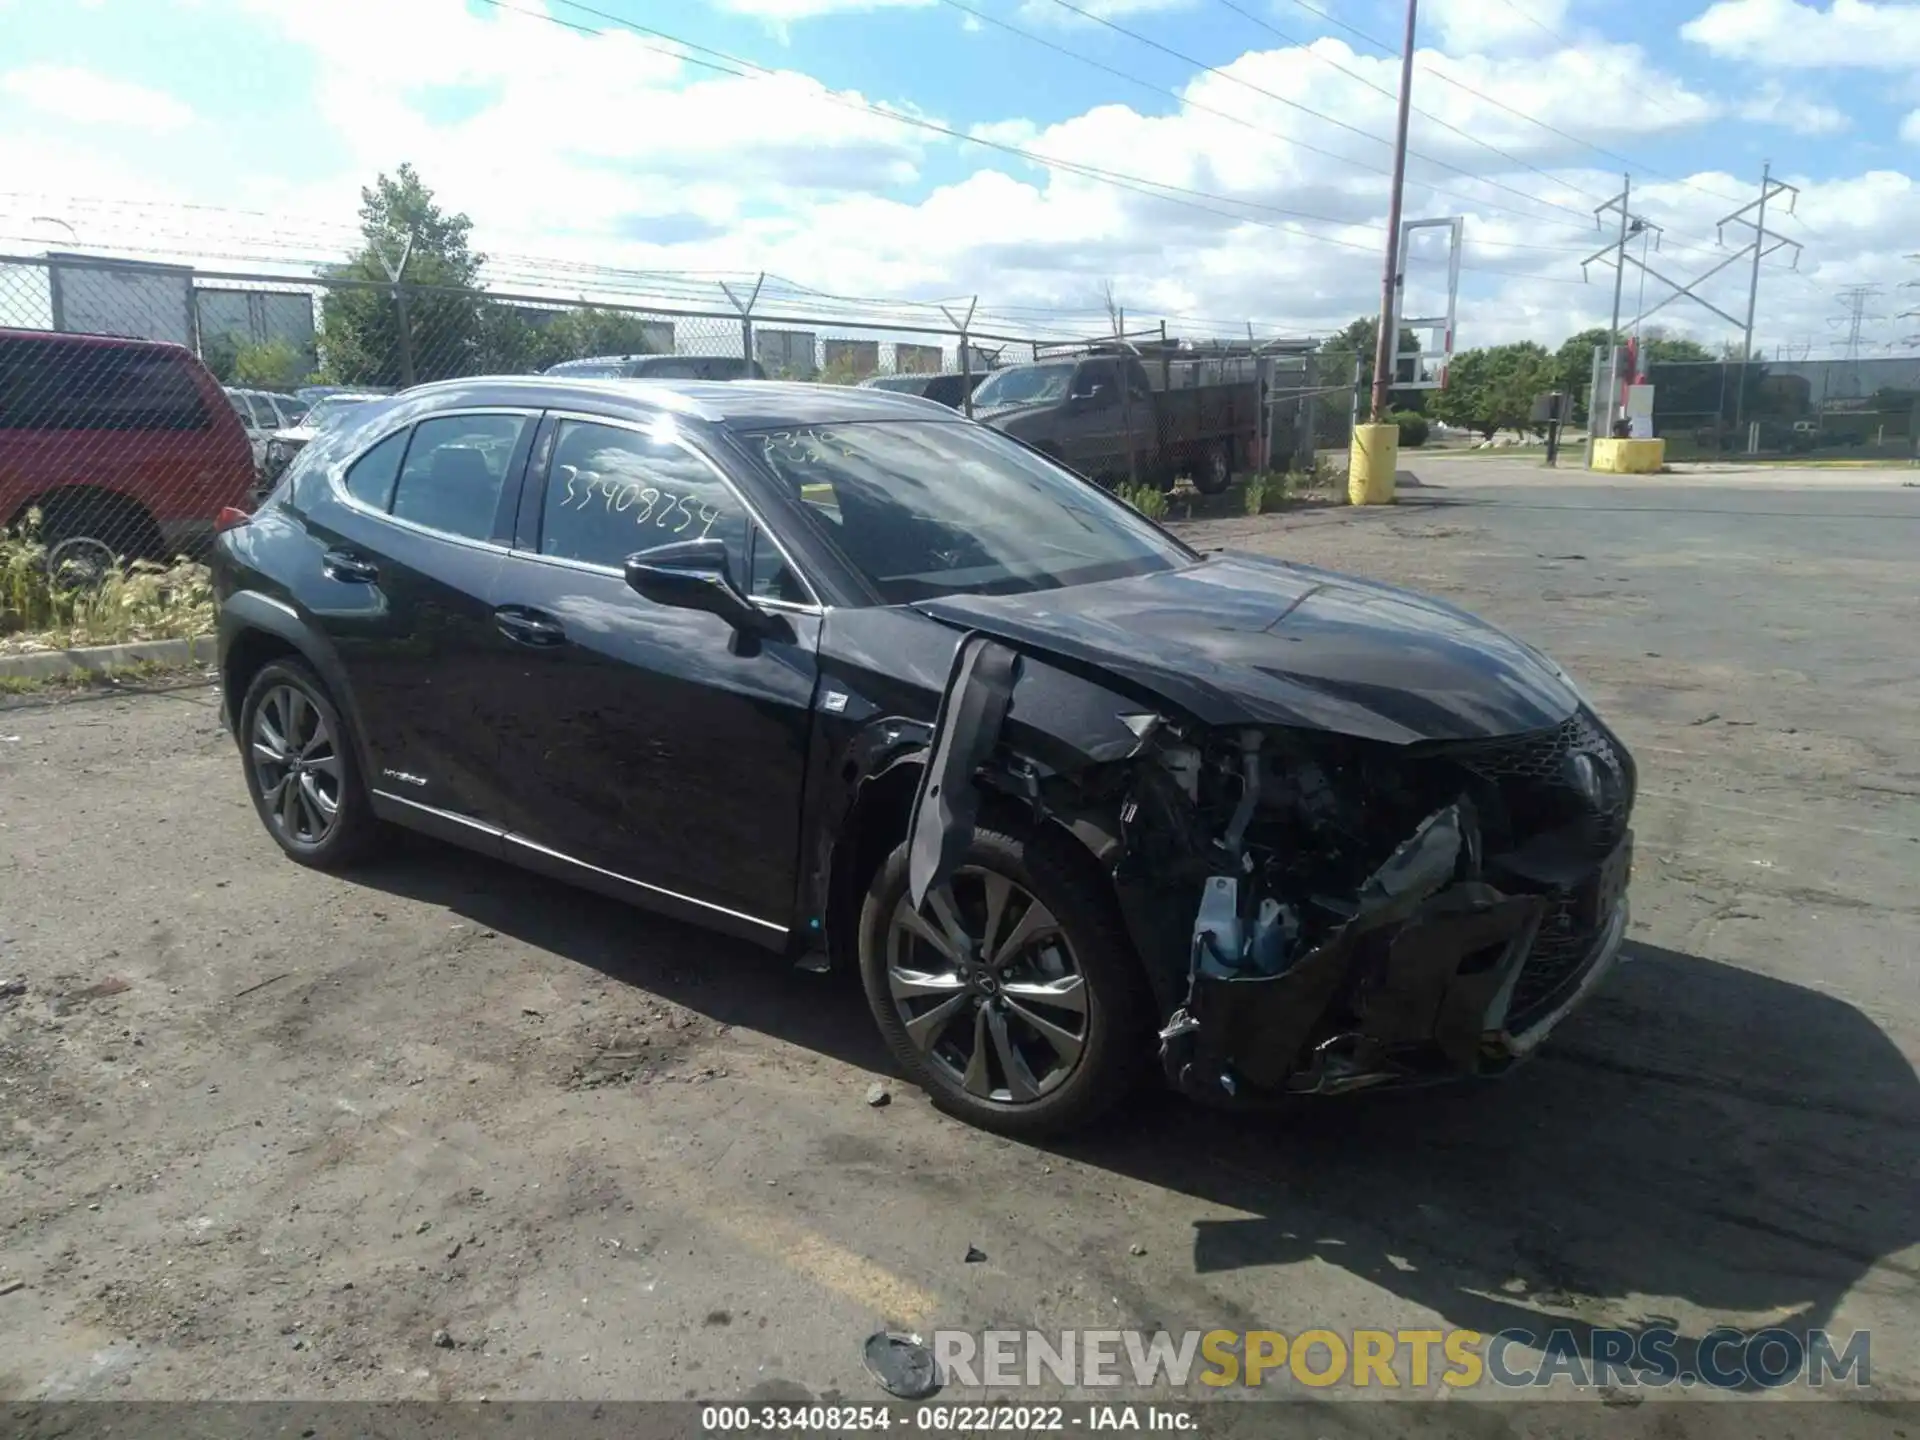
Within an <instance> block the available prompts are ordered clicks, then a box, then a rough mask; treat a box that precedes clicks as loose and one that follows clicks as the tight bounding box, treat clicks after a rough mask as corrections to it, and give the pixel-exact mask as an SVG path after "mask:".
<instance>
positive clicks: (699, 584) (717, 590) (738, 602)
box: [626, 540, 767, 634]
mask: <svg viewBox="0 0 1920 1440" xmlns="http://www.w3.org/2000/svg"><path fill="white" fill-rule="evenodd" d="M626 571H627V584H628V585H629V586H630V587H632V589H633V590H634V591H635V593H637V594H639V595H643V596H645V597H646V598H647V599H649V600H651V601H653V602H654V603H655V604H656V605H672V606H674V607H675V608H676V609H680V610H704V611H706V612H707V613H708V614H709V615H718V616H719V617H720V618H721V619H722V620H724V621H726V622H727V623H728V624H729V625H731V626H733V628H734V629H736V630H739V631H742V632H744V633H746V634H759V633H760V632H761V631H762V630H764V629H765V628H766V622H767V616H766V615H765V614H764V613H763V612H762V611H760V610H759V609H757V608H756V607H755V606H754V603H753V602H752V601H751V600H749V599H748V598H747V597H746V596H745V595H744V594H742V593H741V591H740V587H739V586H738V585H736V584H734V581H733V571H732V570H731V568H730V567H729V566H728V564H727V547H726V546H725V545H724V544H722V543H721V542H720V541H718V540H680V541H676V542H675V543H673V544H671V545H660V546H657V547H655V548H654V549H652V550H642V551H641V552H640V553H639V554H638V555H629V556H628V557H627V566H626Z"/></svg>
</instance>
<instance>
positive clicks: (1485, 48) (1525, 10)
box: [1421, 0, 1567, 55]
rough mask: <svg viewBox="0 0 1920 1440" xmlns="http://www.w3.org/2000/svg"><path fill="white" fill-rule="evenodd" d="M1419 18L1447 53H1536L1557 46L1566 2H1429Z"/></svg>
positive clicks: (1448, 0)
mask: <svg viewBox="0 0 1920 1440" xmlns="http://www.w3.org/2000/svg"><path fill="white" fill-rule="evenodd" d="M1421 18H1422V20H1423V21H1424V22H1426V23H1427V24H1428V25H1429V26H1431V27H1432V30H1433V31H1434V32H1437V34H1438V36H1439V41H1440V45H1441V47H1442V48H1444V49H1446V50H1451V51H1455V52H1457V53H1464V54H1470V55H1480V54H1492V53H1496V52H1502V51H1508V50H1538V49H1540V48H1542V47H1543V46H1548V45H1554V44H1556V43H1558V42H1557V41H1556V40H1555V39H1554V34H1553V33H1549V32H1554V33H1558V32H1561V31H1563V30H1564V29H1565V27H1566V19H1567V0H1512V4H1511V5H1508V4H1502V3H1501V0H1428V3H1427V5H1426V6H1425V7H1423V10H1422V15H1421Z"/></svg>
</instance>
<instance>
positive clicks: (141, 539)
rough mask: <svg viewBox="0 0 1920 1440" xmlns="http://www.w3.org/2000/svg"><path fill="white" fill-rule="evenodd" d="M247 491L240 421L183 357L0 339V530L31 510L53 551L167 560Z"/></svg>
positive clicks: (137, 344)
mask: <svg viewBox="0 0 1920 1440" xmlns="http://www.w3.org/2000/svg"><path fill="white" fill-rule="evenodd" d="M253 484H254V476H253V452H252V450H251V449H250V448H249V446H248V444H247V432H246V430H245V428H244V427H242V425H241V424H240V417H239V416H238V415H236V414H235V413H234V410H233V406H232V405H230V404H228V403H227V397H226V396H225V394H223V393H222V392H221V389H220V386H219V383H218V382H217V381H216V380H215V379H214V378H213V375H212V373H211V372H210V371H208V369H207V367H206V366H204V365H202V364H201V363H200V361H199V360H198V359H196V358H195V357H194V355H193V354H192V353H191V352H189V351H187V350H185V349H183V348H182V347H180V346H178V345H168V344H163V343H161V342H159V341H153V340H126V339H121V338H119V337H116V336H110V335H62V334H53V333H49V332H47V331H44V330H4V329H0V524H4V525H13V524H17V523H18V522H20V521H21V520H23V519H25V518H26V512H27V511H28V510H30V509H33V508H35V507H38V508H39V510H40V511H41V527H40V534H41V538H42V539H43V540H44V541H45V542H46V543H47V545H48V547H49V549H52V548H53V547H55V546H59V547H60V551H61V553H62V554H63V555H72V556H74V558H76V559H78V558H80V555H81V553H83V552H85V551H88V550H91V551H93V552H94V554H95V556H98V555H99V554H100V552H102V551H103V550H110V551H112V553H113V554H114V555H116V556H123V557H131V558H141V557H146V558H153V559H168V558H171V557H172V556H174V555H176V554H183V553H197V551H198V550H199V549H200V548H201V547H202V546H203V545H204V543H205V542H206V540H207V539H208V538H209V537H210V536H211V534H212V532H213V517H214V516H215V515H217V514H218V513H219V512H220V510H221V508H222V507H223V506H227V505H235V506H245V505H247V504H248V503H249V500H250V496H251V492H252V489H253Z"/></svg>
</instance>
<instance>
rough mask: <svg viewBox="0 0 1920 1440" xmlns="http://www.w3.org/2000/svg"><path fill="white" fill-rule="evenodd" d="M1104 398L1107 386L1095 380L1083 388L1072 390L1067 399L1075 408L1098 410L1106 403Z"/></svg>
mask: <svg viewBox="0 0 1920 1440" xmlns="http://www.w3.org/2000/svg"><path fill="white" fill-rule="evenodd" d="M1106 398H1107V387H1106V386H1105V385H1103V384H1101V383H1100V382H1099V381H1098V380H1096V381H1094V382H1093V384H1091V385H1089V386H1088V387H1087V388H1086V389H1085V390H1076V391H1074V392H1073V394H1071V395H1069V396H1068V397H1067V401H1068V403H1069V404H1070V405H1071V406H1072V407H1073V408H1074V409H1075V410H1098V409H1099V408H1100V407H1101V405H1103V404H1105V403H1106Z"/></svg>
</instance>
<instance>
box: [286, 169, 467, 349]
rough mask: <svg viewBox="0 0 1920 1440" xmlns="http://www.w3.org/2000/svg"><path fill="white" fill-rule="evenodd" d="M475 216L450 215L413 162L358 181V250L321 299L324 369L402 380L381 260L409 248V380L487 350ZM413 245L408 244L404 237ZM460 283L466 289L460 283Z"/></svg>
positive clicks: (395, 309)
mask: <svg viewBox="0 0 1920 1440" xmlns="http://www.w3.org/2000/svg"><path fill="white" fill-rule="evenodd" d="M472 229H473V222H472V221H470V220H469V219H468V218H467V217H466V216H465V215H449V214H447V213H446V212H445V211H444V210H442V209H441V208H440V206H439V205H438V204H437V203H435V201H434V198H433V191H431V190H430V189H428V188H427V186H426V185H425V184H424V183H423V182H422V181H421V179H420V177H419V175H418V174H416V173H415V171H414V168H413V167H412V166H411V165H402V166H400V168H399V169H398V170H396V171H395V172H394V173H393V174H392V175H387V174H384V173H383V174H381V175H380V176H379V177H378V178H376V179H375V181H374V183H373V184H372V186H370V187H367V188H363V189H362V190H361V191H360V233H361V236H362V240H363V244H362V247H361V249H360V251H359V252H358V253H357V254H355V255H354V256H353V257H352V258H351V259H349V260H348V261H346V263H344V264H342V265H335V266H332V267H330V268H329V269H328V270H327V271H326V278H327V279H329V280H333V281H339V282H372V283H371V284H364V283H360V284H355V283H342V284H336V285H335V286H334V287H332V288H331V289H329V290H328V292H327V294H326V297H325V298H324V299H323V300H322V301H321V302H320V349H321V353H322V354H323V355H324V356H325V357H326V363H325V365H324V367H323V372H324V374H325V375H326V378H327V379H328V380H329V381H331V382H333V383H335V384H341V385H381V386H396V385H401V384H403V383H405V380H406V377H405V375H404V373H403V372H404V365H403V362H402V346H401V338H400V318H399V310H400V306H399V304H398V303H397V301H396V299H395V297H394V294H393V290H392V286H391V282H390V279H389V275H388V270H387V265H388V264H393V265H398V264H399V263H400V259H401V256H402V255H406V257H407V264H406V270H405V271H404V273H403V275H402V277H401V278H402V281H403V282H404V285H405V293H406V309H407V315H408V321H409V326H408V329H409V333H410V335H411V340H412V345H411V349H412V355H413V375H412V378H413V380H415V381H416V382H417V381H422V380H436V379H441V378H444V377H446V376H451V375H468V374H472V373H474V371H475V370H476V369H477V368H484V367H483V366H482V364H481V362H482V361H484V360H485V359H486V358H487V357H486V355H485V350H484V339H485V330H486V326H487V322H488V319H489V317H488V315H487V313H486V311H487V309H488V307H487V306H485V305H484V303H483V302H482V300H481V298H480V296H479V294H478V288H477V287H478V282H479V276H480V267H481V266H482V265H483V264H484V263H485V262H486V257H485V256H484V255H479V254H476V253H475V252H474V251H473V249H472V247H471V245H470V243H469V235H470V234H471V232H472ZM409 241H411V245H412V248H411V250H410V251H409V249H408V244H409ZM461 292H465V293H461Z"/></svg>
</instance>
